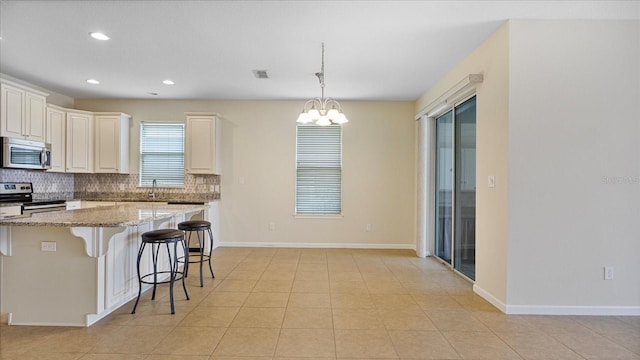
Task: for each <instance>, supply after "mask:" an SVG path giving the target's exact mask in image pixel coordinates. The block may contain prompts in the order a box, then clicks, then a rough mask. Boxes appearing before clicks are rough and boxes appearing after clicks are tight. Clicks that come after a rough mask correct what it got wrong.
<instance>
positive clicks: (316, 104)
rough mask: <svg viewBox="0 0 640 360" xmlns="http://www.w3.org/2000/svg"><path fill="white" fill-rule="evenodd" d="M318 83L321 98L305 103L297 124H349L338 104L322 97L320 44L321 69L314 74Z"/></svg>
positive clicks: (322, 72) (322, 79)
mask: <svg viewBox="0 0 640 360" xmlns="http://www.w3.org/2000/svg"><path fill="white" fill-rule="evenodd" d="M316 76H317V77H318V81H320V90H321V96H320V97H319V98H315V99H312V100H309V101H307V102H306V103H305V104H304V106H303V107H302V112H301V113H300V116H298V120H297V122H299V123H300V124H308V123H313V122H315V124H316V125H320V126H327V125H331V124H338V125H341V124H346V123H348V122H349V120H348V119H347V117H346V116H345V115H344V113H343V112H342V108H341V107H340V103H338V102H337V101H335V100H333V99H332V98H325V97H324V43H322V68H321V69H320V72H317V73H316Z"/></svg>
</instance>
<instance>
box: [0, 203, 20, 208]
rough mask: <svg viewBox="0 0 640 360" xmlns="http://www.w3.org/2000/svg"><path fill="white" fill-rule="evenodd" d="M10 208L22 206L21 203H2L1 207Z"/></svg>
mask: <svg viewBox="0 0 640 360" xmlns="http://www.w3.org/2000/svg"><path fill="white" fill-rule="evenodd" d="M5 206H6V207H9V206H22V203H21V202H7V203H0V207H5Z"/></svg>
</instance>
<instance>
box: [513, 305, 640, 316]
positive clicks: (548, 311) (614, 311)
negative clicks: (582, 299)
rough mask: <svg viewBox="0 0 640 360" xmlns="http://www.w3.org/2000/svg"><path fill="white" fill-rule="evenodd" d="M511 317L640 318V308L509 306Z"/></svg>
mask: <svg viewBox="0 0 640 360" xmlns="http://www.w3.org/2000/svg"><path fill="white" fill-rule="evenodd" d="M506 313H507V314H509V315H590V316H639V315H640V306H597V305H596V306H571V305H569V306H567V305H507V311H506Z"/></svg>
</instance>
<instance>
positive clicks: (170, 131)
mask: <svg viewBox="0 0 640 360" xmlns="http://www.w3.org/2000/svg"><path fill="white" fill-rule="evenodd" d="M154 179H156V180H157V181H158V185H184V124H181V123H149V122H142V123H141V124H140V185H141V186H151V184H152V182H153V180H154Z"/></svg>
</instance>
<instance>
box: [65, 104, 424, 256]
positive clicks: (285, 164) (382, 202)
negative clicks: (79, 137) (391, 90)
mask: <svg viewBox="0 0 640 360" xmlns="http://www.w3.org/2000/svg"><path fill="white" fill-rule="evenodd" d="M341 103H342V105H343V108H344V111H345V113H346V114H347V116H348V117H349V119H350V123H349V124H347V125H346V126H344V139H343V143H344V144H343V147H344V149H343V152H344V155H343V162H344V169H343V172H344V173H343V213H344V217H343V218H342V219H297V218H294V216H293V212H294V185H295V120H296V118H297V116H298V113H299V111H300V109H301V106H302V102H301V101H213V100H201V101H199V100H184V101H181V100H171V101H163V100H115V99H110V100H104V99H76V101H75V105H76V108H78V109H83V110H91V111H122V112H126V113H128V114H130V115H131V116H132V117H133V122H132V124H133V125H132V129H131V149H136V150H134V151H132V154H131V157H130V160H131V164H132V171H137V167H138V166H137V164H138V156H137V153H136V151H137V149H138V148H139V145H138V138H139V131H138V124H139V121H140V120H163V121H171V120H184V113H185V112H216V113H219V114H221V115H222V118H223V128H222V134H223V135H222V142H223V159H222V160H223V162H222V163H223V164H222V174H221V175H222V176H221V192H222V201H221V203H220V205H221V208H220V213H221V224H220V227H221V239H220V240H221V242H222V243H225V244H233V245H243V244H244V245H252V244H261V245H281V246H353V247H391V248H411V249H413V248H414V223H415V215H414V213H415V209H414V194H415V186H414V183H415V150H414V121H413V112H414V111H413V109H414V103H413V102H341ZM241 177H242V178H243V179H244V184H241V183H240V178H241ZM270 222H273V223H274V224H275V230H269V223H270ZM366 224H371V226H372V230H371V231H370V232H367V231H366V230H365V227H366Z"/></svg>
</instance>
